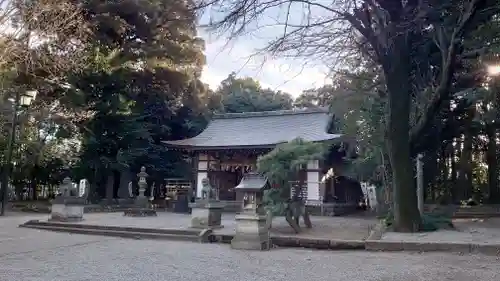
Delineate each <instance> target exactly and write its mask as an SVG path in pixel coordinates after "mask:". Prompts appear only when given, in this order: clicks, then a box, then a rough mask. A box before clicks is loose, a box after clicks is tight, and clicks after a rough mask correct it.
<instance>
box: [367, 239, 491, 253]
mask: <svg viewBox="0 0 500 281" xmlns="http://www.w3.org/2000/svg"><path fill="white" fill-rule="evenodd" d="M365 247H366V250H367V251H385V252H396V251H408V252H451V253H461V254H484V255H492V256H498V255H500V245H499V244H476V243H460V242H408V241H407V242H403V241H380V240H379V241H376V240H371V241H370V240H367V241H365Z"/></svg>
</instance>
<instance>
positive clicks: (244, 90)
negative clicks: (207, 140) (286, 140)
mask: <svg viewBox="0 0 500 281" xmlns="http://www.w3.org/2000/svg"><path fill="white" fill-rule="evenodd" d="M292 102H293V99H292V97H291V96H290V95H289V94H287V93H283V92H280V91H278V92H275V91H273V90H271V89H264V88H262V87H261V86H260V84H259V82H257V81H255V80H253V79H252V78H248V77H246V78H237V77H236V74H235V73H231V74H230V75H229V76H228V77H227V78H226V79H224V80H223V81H222V82H221V85H220V86H219V88H218V89H217V90H216V91H215V93H213V94H212V95H211V97H210V100H209V107H210V109H211V110H213V111H215V112H222V113H240V112H257V111H272V110H282V109H291V108H292Z"/></svg>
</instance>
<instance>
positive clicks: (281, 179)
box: [257, 138, 328, 185]
mask: <svg viewBox="0 0 500 281" xmlns="http://www.w3.org/2000/svg"><path fill="white" fill-rule="evenodd" d="M327 151H328V144H326V143H313V142H307V141H304V140H303V139H300V138H297V139H294V140H291V141H289V142H287V143H283V144H279V145H277V146H276V148H274V149H273V150H272V151H271V152H269V153H268V154H266V155H264V156H261V157H259V159H258V160H257V168H258V171H259V172H260V173H262V174H265V175H266V176H267V178H268V180H269V181H270V183H271V184H279V185H282V184H286V183H287V182H289V181H291V180H295V177H296V173H297V172H298V171H299V170H300V169H301V168H302V167H304V166H305V165H307V163H308V162H309V161H311V160H322V159H323V158H324V156H325V155H326V153H327Z"/></svg>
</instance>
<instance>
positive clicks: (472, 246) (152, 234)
mask: <svg viewBox="0 0 500 281" xmlns="http://www.w3.org/2000/svg"><path fill="white" fill-rule="evenodd" d="M19 227H25V228H33V229H40V230H49V231H55V232H66V233H74V234H87V235H102V236H110V237H121V238H131V239H158V240H174V241H175V240H176V241H191V242H199V243H222V244H230V243H231V240H232V239H233V237H234V235H231V234H218V233H214V232H213V230H211V229H203V230H191V229H149V228H134V227H118V226H98V225H85V224H71V223H55V222H44V221H38V220H31V221H28V222H26V223H24V224H21V225H19ZM385 230H386V228H385V226H384V224H383V222H381V223H380V224H378V225H376V226H375V227H374V228H373V229H372V231H371V232H370V235H369V237H368V239H367V240H365V241H363V240H336V239H321V238H309V237H293V236H271V242H272V245H273V247H278V248H279V247H283V248H308V249H322V250H367V251H385V252H397V251H407V252H452V253H461V254H483V255H490V256H500V244H477V243H460V242H408V241H406V242H405V241H384V240H380V239H381V237H382V234H383V233H384V232H385Z"/></svg>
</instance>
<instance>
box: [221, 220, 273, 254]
mask: <svg viewBox="0 0 500 281" xmlns="http://www.w3.org/2000/svg"><path fill="white" fill-rule="evenodd" d="M235 219H236V233H235V235H234V238H233V239H232V240H231V248H233V249H240V250H259V251H264V250H269V249H270V248H271V238H270V235H269V229H268V227H267V225H266V216H264V215H259V214H256V213H254V214H252V213H242V214H238V215H236V218H235Z"/></svg>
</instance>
